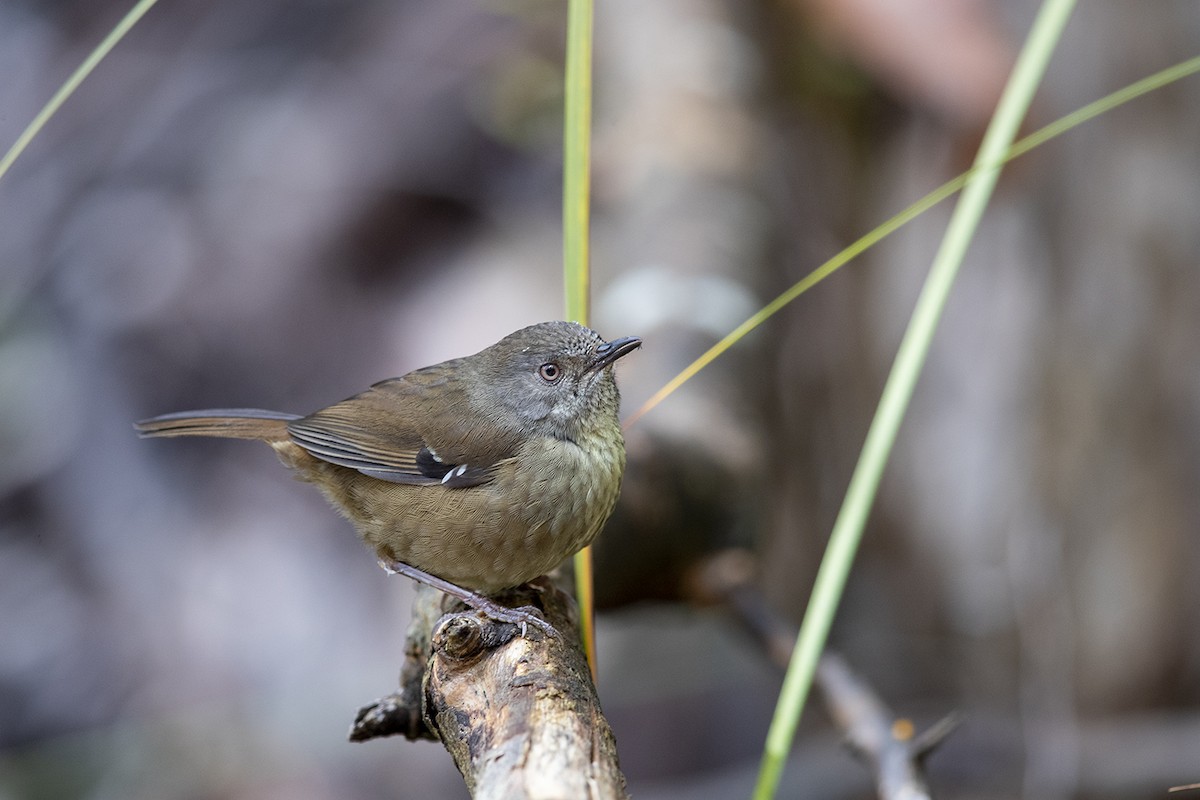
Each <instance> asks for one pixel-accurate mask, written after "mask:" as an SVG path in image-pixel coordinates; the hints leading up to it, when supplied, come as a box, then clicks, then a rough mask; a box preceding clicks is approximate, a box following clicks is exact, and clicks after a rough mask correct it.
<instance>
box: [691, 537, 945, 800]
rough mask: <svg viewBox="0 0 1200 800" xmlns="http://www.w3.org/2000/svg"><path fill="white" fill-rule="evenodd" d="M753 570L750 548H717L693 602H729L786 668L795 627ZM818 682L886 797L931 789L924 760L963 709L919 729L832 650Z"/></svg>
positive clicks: (922, 794) (695, 579)
mask: <svg viewBox="0 0 1200 800" xmlns="http://www.w3.org/2000/svg"><path fill="white" fill-rule="evenodd" d="M752 575H753V569H752V560H751V558H750V555H749V554H748V553H745V552H742V551H738V550H729V551H725V552H723V553H716V554H714V555H712V556H711V557H709V558H707V559H705V560H703V561H701V562H699V563H697V564H696V565H695V566H694V567H693V569H692V570H691V581H690V582H689V584H688V587H687V592H688V595H689V596H690V597H691V598H693V601H694V602H704V603H720V604H722V605H724V606H725V607H726V608H727V609H729V611H730V612H732V613H733V615H734V617H735V618H736V619H737V620H738V621H739V622H740V623H741V624H742V625H743V626H744V627H745V628H746V630H747V631H749V632H750V634H751V635H752V636H753V637H754V638H755V639H756V640H757V641H758V642H759V644H760V646H761V647H762V649H763V651H764V652H765V653H766V654H767V656H768V657H769V658H770V659H771V661H772V662H774V663H775V664H777V665H778V666H779V667H780V668H781V669H786V668H787V666H788V661H789V659H790V658H791V654H792V649H793V648H794V647H795V644H796V635H797V630H796V627H795V626H794V625H792V624H791V623H790V622H788V621H787V620H785V619H783V618H782V617H780V616H779V615H778V614H776V613H775V612H774V610H772V609H771V607H770V605H769V604H768V603H767V601H766V598H765V597H763V595H762V593H761V592H760V591H759V590H758V588H757V587H756V586H755V585H754V583H753V581H752ZM816 683H817V685H818V686H819V687H820V688H821V692H822V694H823V695H824V696H825V704H826V706H827V707H828V709H829V714H830V716H831V717H833V721H834V722H835V723H836V724H837V726H838V727H839V728H840V729H841V730H842V732H843V734H844V735H845V737H846V743H847V744H848V745H849V747H850V749H851V750H852V751H853V752H854V753H855V755H857V756H858V757H859V759H860V760H861V761H863V762H864V763H866V764H867V765H868V766H869V767H870V769H871V771H872V772H873V773H874V775H875V787H876V790H877V793H878V795H879V797H880V798H881V800H898V798H904V799H905V800H920V799H921V798H928V797H930V792H929V789H928V786H927V785H926V781H925V775H924V761H925V759H926V758H927V757H928V756H929V754H930V753H932V752H933V751H934V750H935V749H936V748H937V747H938V745H940V744H941V743H942V742H943V741H944V740H945V738H946V737H947V736H949V735H950V733H951V732H952V731H953V730H954V729H955V728H956V727H957V726H958V721H959V720H958V716H957V715H954V714H951V715H949V716H947V717H944V718H942V719H941V720H940V721H938V722H937V723H935V724H934V725H933V726H932V727H931V728H929V729H928V730H926V731H924V732H923V733H921V734H920V735H916V731H915V730H914V728H913V726H912V723H911V722H909V721H908V720H906V719H897V718H896V717H895V716H894V715H893V714H892V712H891V711H890V710H889V709H888V708H887V706H886V705H884V703H883V701H882V700H880V699H879V697H878V696H877V695H876V694H875V693H874V692H873V691H872V690H871V688H870V687H869V686H868V685H867V684H866V683H865V682H863V681H862V680H861V679H859V678H858V677H857V676H855V675H854V673H853V672H852V671H851V670H850V668H849V667H848V666H847V665H846V663H845V662H844V661H843V660H842V659H841V658H840V657H839V656H837V655H836V654H833V653H830V652H826V653H825V654H824V655H823V656H821V660H820V662H819V663H818V665H817V675H816Z"/></svg>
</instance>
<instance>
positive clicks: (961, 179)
mask: <svg viewBox="0 0 1200 800" xmlns="http://www.w3.org/2000/svg"><path fill="white" fill-rule="evenodd" d="M1197 72H1200V56H1197V57H1195V58H1190V59H1188V60H1187V61H1183V62H1180V63H1179V64H1175V65H1174V66H1171V67H1167V68H1166V69H1164V70H1161V71H1159V72H1156V73H1154V74H1153V75H1148V76H1147V77H1145V78H1142V79H1141V80H1139V81H1136V82H1135V83H1131V84H1130V85H1128V86H1126V87H1124V88H1122V89H1118V90H1117V91H1115V92H1113V93H1111V94H1108V95H1105V96H1104V97H1101V98H1100V99H1099V100H1094V101H1092V102H1091V103H1088V104H1087V105H1086V106H1083V107H1082V108H1080V109H1077V110H1076V111H1072V112H1071V113H1070V114H1067V115H1066V116H1065V117H1062V118H1060V119H1057V120H1055V121H1054V122H1051V123H1050V124H1049V125H1047V126H1045V127H1044V128H1040V129H1038V130H1036V131H1034V132H1033V133H1031V134H1029V135H1028V136H1026V137H1025V138H1023V139H1021V140H1020V141H1018V142H1016V143H1015V144H1013V146H1012V147H1010V148H1008V150H1007V151H1006V152H1005V154H1004V157H1003V159H1002V162H1003V163H1007V162H1009V161H1011V160H1013V159H1014V158H1017V157H1018V156H1022V155H1024V154H1025V153H1028V152H1029V151H1030V150H1032V149H1034V148H1035V147H1038V146H1040V145H1043V144H1045V143H1046V142H1048V141H1050V140H1051V139H1054V138H1056V137H1058V136H1061V135H1063V134H1064V133H1066V132H1067V131H1069V130H1071V129H1073V128H1076V127H1078V126H1079V125H1082V124H1083V123H1085V122H1087V121H1088V120H1090V119H1094V118H1095V117H1098V116H1100V115H1101V114H1104V113H1106V112H1108V111H1111V110H1113V109H1114V108H1116V107H1118V106H1121V105H1124V104H1125V103H1128V102H1130V101H1131V100H1135V99H1137V98H1139V97H1141V96H1142V95H1144V94H1148V93H1150V92H1152V91H1154V90H1155V89H1161V88H1162V87H1164V86H1166V85H1168V84H1171V83H1174V82H1175V81H1178V80H1182V79H1183V78H1186V77H1188V76H1190V75H1194V74H1196V73H1197ZM979 169H980V167H972V168H971V169H969V170H967V171H966V172H964V173H962V174H961V175H959V176H957V177H955V178H953V179H951V180H949V181H946V182H945V183H943V184H942V185H941V186H939V187H937V188H936V189H934V190H933V191H932V192H930V193H929V194H927V195H925V196H924V197H922V198H921V199H919V200H917V201H916V202H914V203H913V204H912V205H910V206H908V207H907V208H905V209H904V210H903V211H901V212H899V213H898V214H896V215H895V216H893V217H891V218H890V219H888V220H886V221H885V222H883V223H881V224H880V225H879V226H878V227H876V228H875V229H874V230H871V231H869V232H868V233H866V234H864V235H863V236H861V237H860V238H859V239H857V240H855V241H854V242H853V243H851V244H850V245H849V246H848V247H846V248H845V249H844V250H842V251H841V252H840V253H838V254H837V255H835V256H834V257H833V258H831V259H829V260H828V261H826V262H825V263H824V264H822V265H821V266H819V267H817V268H816V269H814V270H813V271H812V272H810V273H809V274H808V275H806V276H804V277H803V278H801V279H800V280H799V281H797V282H796V283H795V284H793V285H792V286H791V287H790V288H789V289H787V291H785V292H783V294H781V295H779V296H778V297H776V298H775V299H774V300H772V301H771V302H770V303H768V304H767V305H766V306H764V307H763V308H762V309H760V310H759V311H758V312H756V313H755V314H754V315H753V316H751V317H750V318H749V319H747V320H746V321H745V322H743V323H742V324H741V325H739V326H737V327H736V328H735V329H733V330H732V331H731V332H730V333H729V334H727V335H726V336H725V337H724V338H723V339H721V341H719V342H717V343H716V344H714V345H713V346H712V347H710V348H709V349H708V350H706V351H705V352H704V353H703V354H702V355H700V357H699V358H697V359H696V360H695V361H693V362H692V363H691V364H689V365H688V366H687V367H685V368H684V369H683V370H682V371H681V372H680V373H679V374H678V375H676V376H675V377H674V378H672V379H671V380H669V381H667V383H665V384H663V386H662V388H660V389H659V390H658V391H657V392H655V393H654V394H653V395H652V396H651V397H650V398H649V399H648V400H647V401H646V402H645V403H644V404H643V405H642V406H641V408H639V409H638V410H637V411H635V412H634V413H633V414H631V415H630V416H629V417H628V418H627V420H626V423H625V426H626V427H629V426H630V425H632V424H633V423H635V422H636V421H637V420H638V419H640V418H641V417H643V416H645V415H646V414H647V413H648V412H649V411H650V410H652V409H653V408H654V407H655V406H657V405H658V404H659V403H661V402H662V401H663V400H666V399H667V397H669V396H670V395H671V394H672V393H674V392H675V390H676V389H678V388H679V387H681V386H683V384H685V383H687V382H688V381H689V380H691V379H692V377H694V376H695V375H696V373H698V372H699V371H700V370H702V369H704V368H705V367H707V366H708V365H709V364H710V363H712V362H713V361H714V360H716V359H717V358H718V357H719V356H720V355H722V354H723V353H724V352H725V351H726V350H728V349H729V348H731V347H733V346H734V345H735V344H737V343H738V342H739V341H741V339H742V338H743V337H744V336H745V335H746V334H748V333H750V332H751V331H752V330H754V329H755V328H757V327H758V326H759V325H761V324H763V323H764V322H766V321H767V320H768V319H769V318H771V317H772V316H774V315H775V313H776V312H778V311H780V310H782V309H783V308H784V307H785V306H787V305H788V304H789V303H791V302H792V301H793V300H795V299H796V298H798V297H799V296H800V295H802V294H804V293H805V292H807V291H808V290H809V289H811V288H812V287H814V286H816V285H817V284H818V283H820V282H821V281H823V280H825V279H826V278H828V277H829V276H830V275H832V274H833V273H834V272H837V271H838V270H839V269H840V268H841V267H843V266H844V265H845V264H847V263H848V262H850V261H851V260H853V259H854V258H855V257H856V256H858V255H859V254H860V253H863V252H865V251H866V250H869V249H870V248H871V247H873V246H874V245H875V244H877V243H878V242H880V241H882V240H883V239H885V238H887V237H888V236H890V235H891V234H893V233H895V232H896V231H897V230H899V229H900V228H902V227H904V226H905V225H907V224H908V223H909V222H912V221H913V220H914V219H916V218H917V217H919V216H920V215H921V214H924V213H925V212H926V211H928V210H929V209H931V208H933V207H934V206H935V205H937V204H938V203H940V202H942V201H943V200H945V199H946V198H948V197H950V196H952V195H953V194H954V193H955V192H957V191H958V190H959V189H961V188H962V187H963V186H965V185H966V184H967V181H969V180H970V179H971V178H972V177H973V176H974V175H975V173H976V172H978V171H979Z"/></svg>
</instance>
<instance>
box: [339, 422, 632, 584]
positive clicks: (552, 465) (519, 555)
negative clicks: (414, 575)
mask: <svg viewBox="0 0 1200 800" xmlns="http://www.w3.org/2000/svg"><path fill="white" fill-rule="evenodd" d="M331 466H332V465H331ZM335 469H336V470H337V471H339V472H340V471H341V470H343V468H340V467H336V468H335ZM624 470H625V447H624V442H623V441H622V439H621V435H620V430H619V429H614V431H612V432H611V433H610V434H608V435H597V436H591V437H583V438H582V440H577V441H575V442H570V441H562V440H559V439H554V438H550V437H532V438H530V439H528V440H526V441H525V442H524V443H523V444H522V445H521V447H520V448H519V449H518V451H517V453H516V455H515V456H514V457H512V458H510V459H506V460H504V461H502V462H500V463H499V464H498V465H497V467H496V470H495V476H494V478H493V480H491V481H489V482H487V483H484V484H481V485H478V486H471V487H467V488H459V489H454V488H447V487H443V486H440V485H430V486H409V485H403V484H395V483H389V482H386V481H380V480H376V479H374V478H369V477H367V476H365V475H361V474H360V473H357V472H354V471H352V470H345V473H344V474H342V475H341V477H342V478H344V481H343V482H342V483H341V486H339V488H338V491H337V492H336V493H331V492H330V491H328V490H327V491H326V492H325V493H326V496H328V497H329V498H330V499H331V500H334V502H335V505H338V506H340V507H341V508H342V510H343V511H344V512H345V513H346V515H347V516H348V517H349V518H350V519H351V521H353V522H354V524H355V527H356V528H357V529H358V532H359V535H360V536H361V537H362V538H363V539H364V540H365V541H366V542H367V544H369V545H370V546H372V547H373V548H375V549H376V551H377V552H378V553H379V555H380V557H381V558H384V559H395V560H399V561H403V562H405V563H407V564H411V565H412V566H415V567H417V568H419V569H423V570H425V571H426V572H431V573H433V574H434V575H437V576H439V577H441V578H444V579H446V580H449V581H451V582H453V583H456V584H458V585H460V586H463V587H466V588H469V589H475V590H477V591H482V592H490V591H497V590H500V589H505V588H508V587H511V586H516V585H518V584H521V583H524V582H525V581H528V580H531V579H532V578H535V577H537V576H538V575H543V574H545V573H546V572H549V571H550V570H551V569H553V568H554V567H556V566H557V565H558V564H559V563H561V562H562V561H563V560H564V559H566V558H567V557H569V556H571V555H573V554H574V553H576V552H578V551H579V550H580V549H582V548H583V547H585V546H586V545H588V544H590V543H591V542H592V540H593V539H594V538H595V537H596V534H597V533H599V531H600V529H601V527H603V525H604V522H605V520H607V519H608V517H609V515H610V514H611V513H612V510H613V507H614V505H615V504H616V501H617V495H618V494H619V492H620V487H621V476H622V474H623V473H624ZM316 482H317V483H318V484H320V482H319V481H316Z"/></svg>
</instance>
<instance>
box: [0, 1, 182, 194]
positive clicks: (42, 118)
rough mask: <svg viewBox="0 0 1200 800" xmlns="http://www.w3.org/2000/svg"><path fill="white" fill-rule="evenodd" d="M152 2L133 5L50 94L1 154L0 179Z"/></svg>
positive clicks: (153, 2)
mask: <svg viewBox="0 0 1200 800" xmlns="http://www.w3.org/2000/svg"><path fill="white" fill-rule="evenodd" d="M156 2H158V0H139V2H138V3H137V5H135V6H134V7H133V8H131V9H130V10H129V13H127V14H126V15H125V16H124V17H122V18H121V21H120V22H118V23H117V24H116V27H114V28H113V29H112V30H111V31H109V32H108V35H107V36H105V37H104V40H103V41H101V42H100V44H99V45H97V46H96V49H95V50H93V51H92V52H91V53H90V54H88V57H87V58H85V59H84V60H83V63H82V64H80V65H79V67H78V68H77V69H76V70H75V71H74V72H72V73H71V75H70V77H68V78H67V80H66V82H64V83H63V85H62V86H60V87H58V91H57V92H55V93H54V96H53V97H51V98H50V100H49V102H47V103H46V105H45V106H43V107H42V110H41V111H39V112H38V113H37V116H35V117H34V118H33V121H32V122H30V123H29V125H28V126H27V127H26V128H25V130H24V131H22V132H21V135H20V136H18V137H17V141H16V142H14V143H13V146H12V147H10V148H9V149H8V152H7V153H5V154H4V158H2V159H0V178H3V177H4V175H5V173H7V172H8V170H9V167H11V166H12V165H13V162H14V161H16V160H17V157H18V156H20V155H21V153H23V152H25V148H26V147H28V146H29V143H30V142H32V141H33V138H34V137H35V136H37V135H38V133H39V132H40V131H41V130H42V128H44V127H45V126H46V123H47V122H49V121H50V118H51V117H53V116H54V114H55V113H56V112H57V111H58V109H59V108H61V107H62V104H63V103H65V102H67V98H69V97H70V96H71V95H72V94H74V93H75V90H76V89H78V88H79V84H81V83H83V81H84V80H85V79H86V78H87V76H89V75H91V74H92V70H94V69H95V68H96V65H97V64H99V63H100V62H101V61H102V60H103V59H104V57H105V56H107V55H108V54H109V52H110V51H111V50H112V49H113V48H114V47H116V46H117V43H118V42H119V41H121V39H123V38H125V34H127V33H129V29H130V28H132V27H133V26H134V25H136V24H137V22H138V20H140V19H141V18H142V17H143V16H145V15H146V12H147V11H149V10H150V8H151V7H152V6H153V5H154V4H155V3H156Z"/></svg>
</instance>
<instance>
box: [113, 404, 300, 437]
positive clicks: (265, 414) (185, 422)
mask: <svg viewBox="0 0 1200 800" xmlns="http://www.w3.org/2000/svg"><path fill="white" fill-rule="evenodd" d="M297 419H300V417H298V416H297V415H295V414H283V413H280V412H278V411H263V410H261V409H258V408H212V409H206V410H204V411H177V412H175V413H174V414H163V415H162V416H160V417H151V418H150V419H144V420H142V421H141V422H138V423H135V424H134V426H133V427H134V428H136V429H137V432H138V435H139V436H141V437H150V436H218V437H221V438H224V439H261V440H263V441H266V442H271V441H278V440H281V439H287V438H288V433H287V424H288V423H289V422H291V421H292V420H297Z"/></svg>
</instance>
